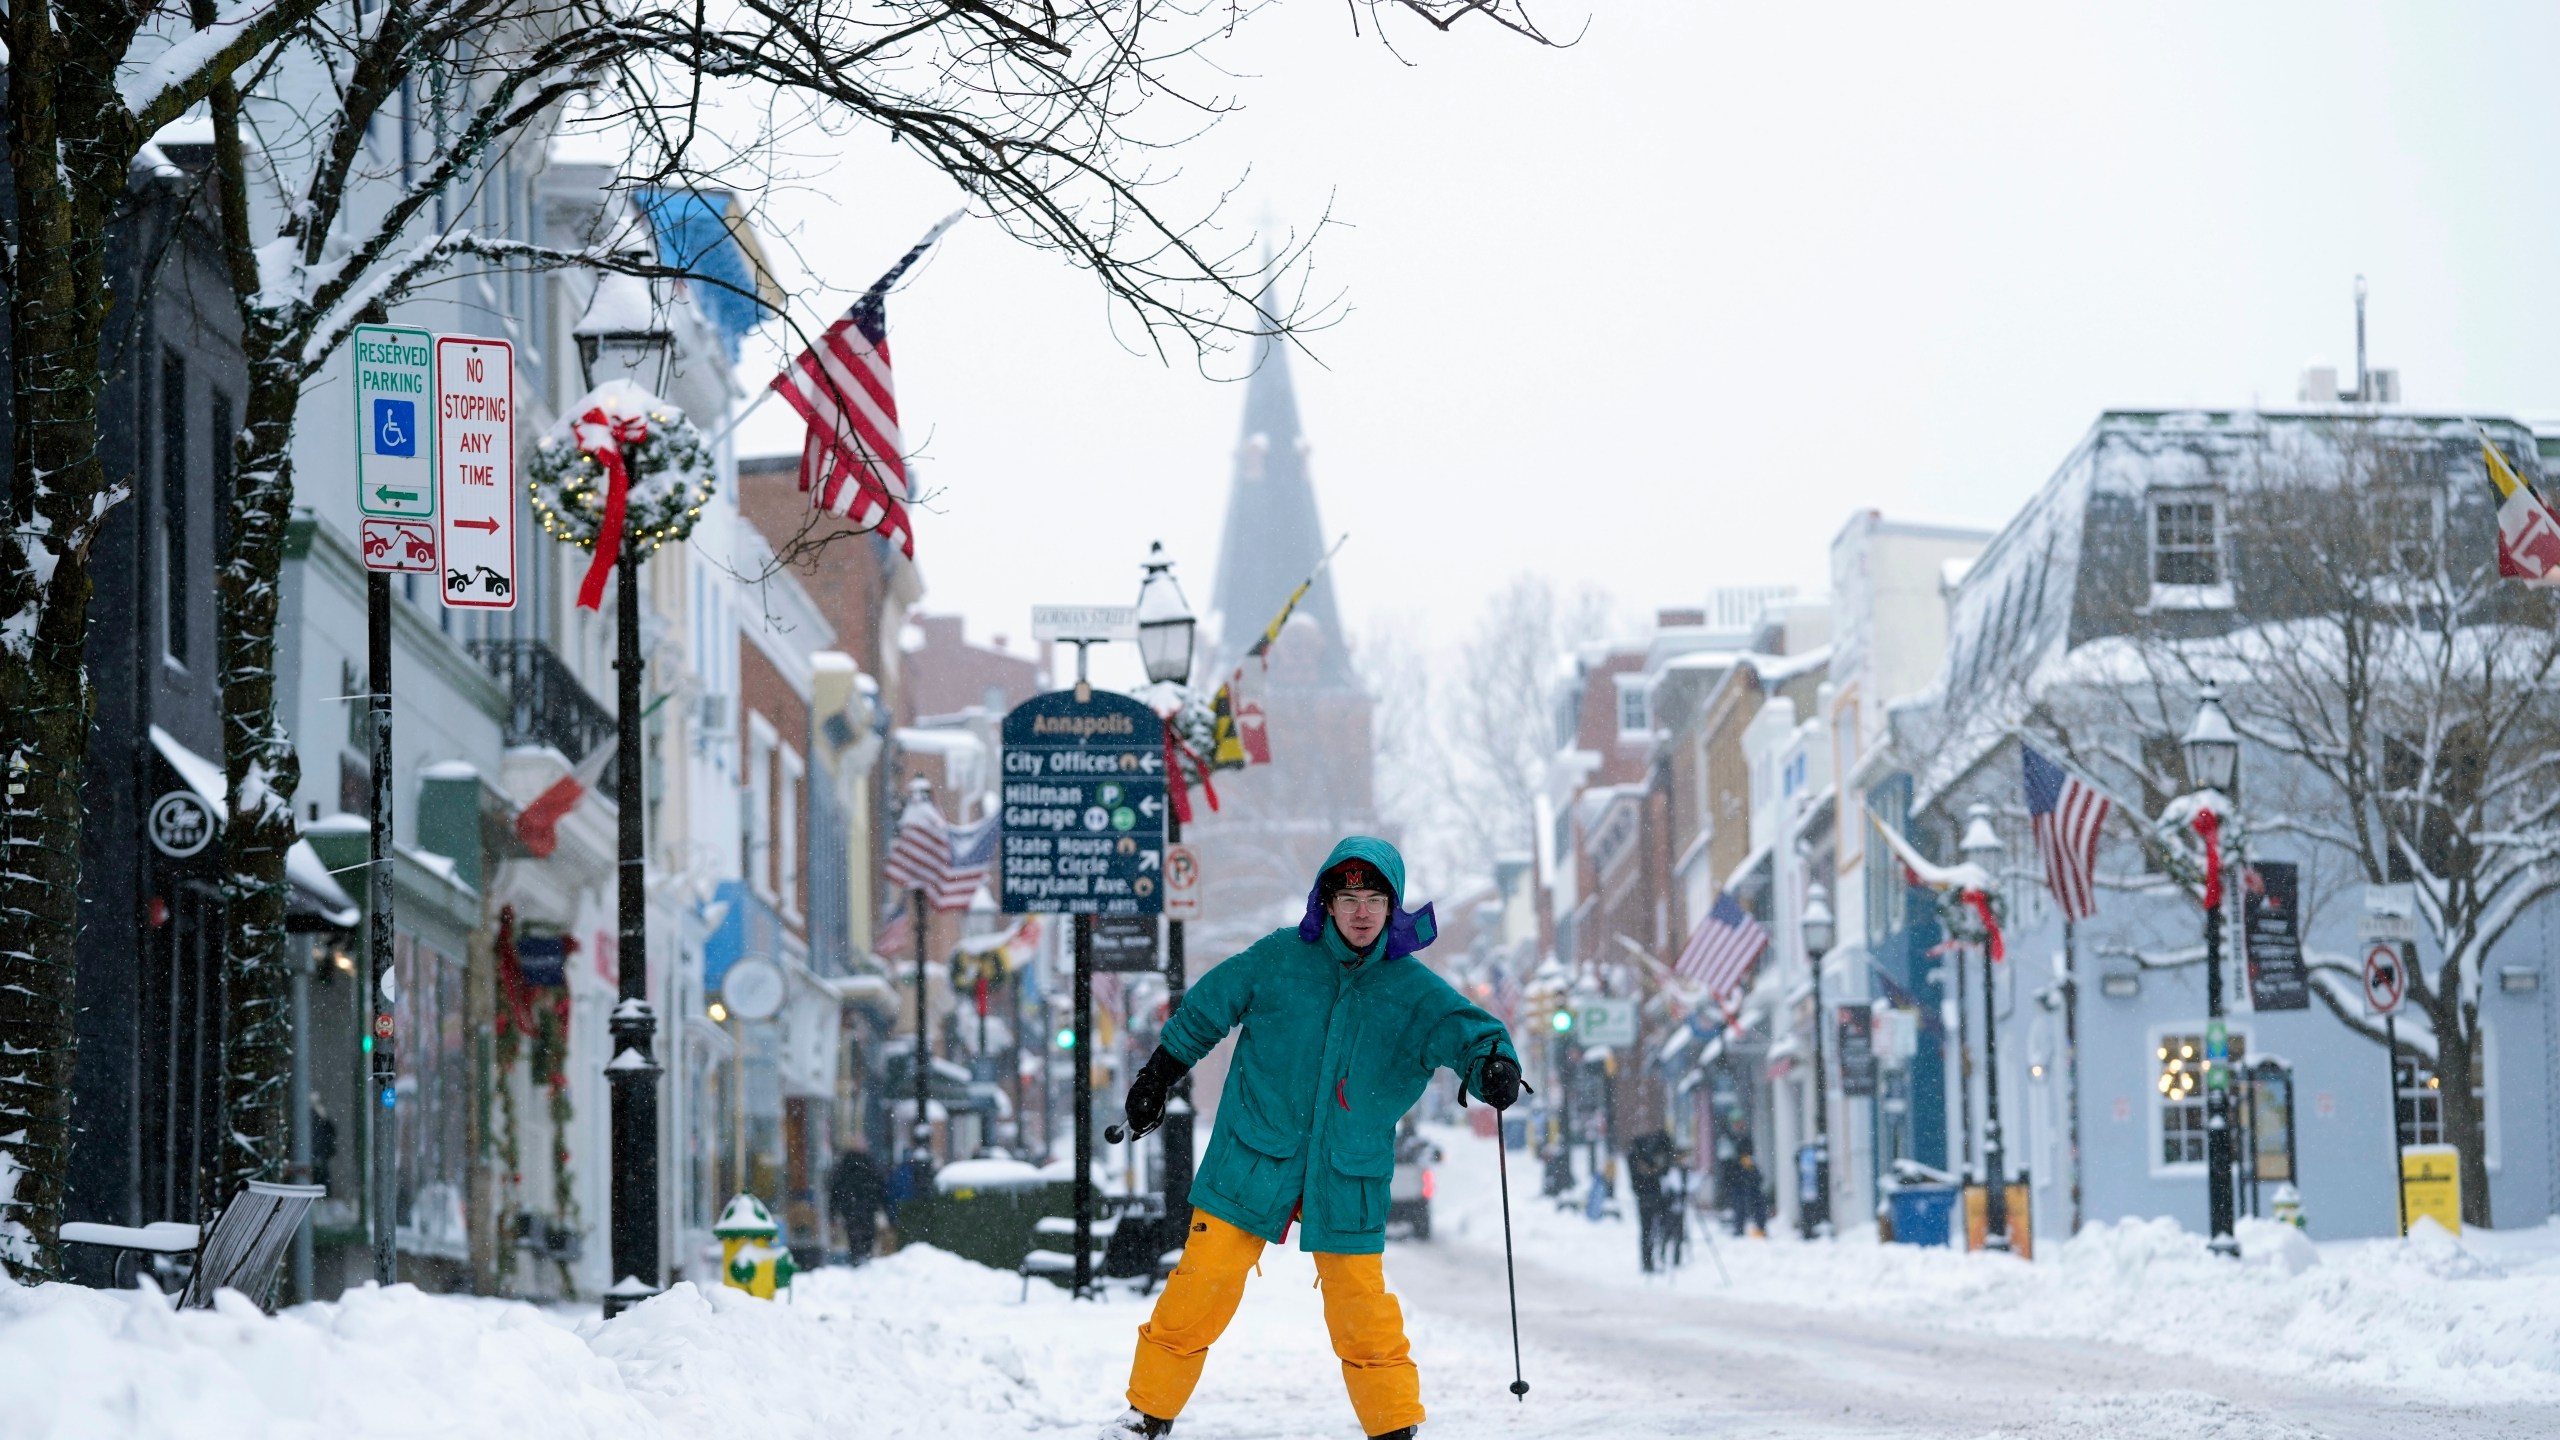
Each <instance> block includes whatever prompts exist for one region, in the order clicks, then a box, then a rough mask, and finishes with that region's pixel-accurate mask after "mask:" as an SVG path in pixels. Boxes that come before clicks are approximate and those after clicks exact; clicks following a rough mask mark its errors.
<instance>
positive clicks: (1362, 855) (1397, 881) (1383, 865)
mask: <svg viewBox="0 0 2560 1440" xmlns="http://www.w3.org/2000/svg"><path fill="white" fill-rule="evenodd" d="M1345 860H1366V861H1368V862H1369V863H1370V864H1372V865H1375V866H1377V867H1378V873H1379V874H1380V875H1383V876H1385V877H1386V881H1387V884H1389V885H1391V886H1393V887H1394V889H1395V893H1394V895H1393V896H1392V897H1390V899H1389V901H1388V905H1387V929H1386V936H1385V939H1386V944H1387V948H1386V953H1385V954H1384V955H1383V956H1381V957H1380V958H1382V959H1387V960H1393V959H1395V958H1396V957H1397V956H1399V955H1410V954H1412V953H1413V952H1415V951H1416V950H1420V949H1423V948H1425V947H1427V946H1429V945H1430V944H1431V942H1432V941H1434V940H1437V939H1439V938H1440V922H1439V921H1438V920H1437V919H1436V918H1434V917H1433V915H1432V913H1431V907H1430V906H1428V905H1425V906H1423V907H1422V908H1421V909H1419V910H1407V909H1405V908H1404V856H1402V855H1400V854H1398V853H1396V847H1394V846H1393V845H1390V844H1388V843H1387V842H1386V841H1384V840H1381V839H1379V838H1377V837H1376V836H1374V835H1353V836H1350V837H1348V838H1346V839H1344V840H1343V842H1342V843H1341V844H1339V845H1336V846H1334V847H1333V853H1332V854H1330V855H1327V856H1326V857H1324V863H1323V864H1322V865H1319V866H1317V867H1316V878H1315V881H1314V883H1313V884H1311V885H1309V886H1308V887H1307V914H1306V918H1305V919H1303V920H1300V921H1299V922H1298V938H1299V939H1301V940H1304V941H1306V942H1307V943H1308V944H1310V945H1313V944H1315V943H1316V942H1318V941H1320V940H1322V939H1323V938H1324V925H1325V913H1324V872H1326V871H1327V870H1330V869H1332V868H1333V867H1334V866H1336V865H1339V864H1341V863H1342V862H1343V861H1345Z"/></svg>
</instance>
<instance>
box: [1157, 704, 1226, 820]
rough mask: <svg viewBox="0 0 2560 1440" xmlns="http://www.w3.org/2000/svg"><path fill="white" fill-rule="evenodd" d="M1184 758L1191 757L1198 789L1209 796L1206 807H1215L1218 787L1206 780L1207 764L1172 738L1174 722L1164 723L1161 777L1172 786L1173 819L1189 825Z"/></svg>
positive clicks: (1196, 753)
mask: <svg viewBox="0 0 2560 1440" xmlns="http://www.w3.org/2000/svg"><path fill="white" fill-rule="evenodd" d="M1185 759H1188V760H1190V762H1191V768H1192V769H1193V770H1194V771H1196V772H1198V774H1199V776H1200V788H1201V790H1202V791H1204V792H1206V793H1207V795H1208V797H1209V808H1210V809H1212V810H1215V809H1217V808H1218V787H1217V786H1215V785H1212V784H1210V783H1209V766H1208V764H1207V763H1206V762H1204V761H1203V760H1201V758H1200V755H1199V752H1197V751H1195V750H1193V749H1192V748H1191V747H1190V746H1188V745H1185V744H1183V743H1182V742H1181V741H1180V740H1178V739H1176V738H1174V733H1173V725H1172V723H1171V722H1167V723H1166V725H1165V727H1164V778H1165V780H1166V782H1167V783H1168V784H1170V785H1171V787H1172V795H1171V797H1170V798H1171V799H1172V801H1173V818H1174V819H1176V820H1179V821H1181V822H1182V823H1183V824H1185V825H1188V824H1190V823H1191V781H1190V780H1189V779H1187V778H1185V777H1184V775H1183V773H1182V762H1183V761H1184V760H1185Z"/></svg>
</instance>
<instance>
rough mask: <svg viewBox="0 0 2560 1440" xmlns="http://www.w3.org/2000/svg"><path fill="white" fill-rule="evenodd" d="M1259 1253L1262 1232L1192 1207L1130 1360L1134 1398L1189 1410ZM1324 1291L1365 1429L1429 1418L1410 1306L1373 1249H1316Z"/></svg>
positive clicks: (1159, 1411)
mask: <svg viewBox="0 0 2560 1440" xmlns="http://www.w3.org/2000/svg"><path fill="white" fill-rule="evenodd" d="M1261 1258H1262V1237H1260V1236H1258V1235H1254V1234H1251V1233H1249V1232H1247V1231H1243V1230H1239V1229H1237V1228H1236V1227H1235V1226H1233V1225H1230V1224H1228V1223H1227V1222H1226V1221H1224V1220H1221V1219H1219V1218H1218V1217H1217V1216H1215V1215H1212V1214H1210V1213H1209V1212H1208V1211H1206V1210H1194V1211H1192V1212H1191V1235H1190V1243H1189V1244H1188V1245H1185V1246H1184V1247H1183V1250H1182V1263H1181V1264H1180V1265H1179V1266H1177V1267H1175V1269H1174V1272H1173V1278H1172V1279H1171V1280H1169V1281H1167V1282H1165V1287H1164V1293H1163V1294H1161V1295H1159V1296H1157V1297H1156V1308H1155V1313H1154V1314H1153V1315H1152V1316H1150V1317H1148V1319H1147V1323H1146V1324H1144V1325H1141V1326H1139V1327H1138V1355H1137V1359H1136V1360H1135V1361H1134V1362H1132V1363H1131V1364H1130V1366H1129V1403H1130V1404H1131V1405H1134V1406H1136V1407H1137V1408H1138V1409H1139V1410H1141V1411H1144V1412H1145V1413H1147V1414H1149V1415H1153V1416H1155V1417H1157V1418H1158V1419H1161V1420H1170V1419H1172V1418H1174V1417H1175V1416H1177V1415H1179V1414H1181V1413H1182V1407H1183V1405H1184V1404H1185V1403H1187V1402H1188V1401H1189V1400H1190V1399H1191V1389H1192V1387H1193V1386H1195V1385H1197V1384H1199V1383H1200V1367H1201V1365H1202V1364H1203V1363H1205V1362H1206V1361H1207V1360H1208V1358H1209V1347H1210V1346H1211V1345H1214V1344H1216V1343H1217V1341H1218V1337H1219V1336H1220V1335H1222V1334H1224V1333H1225V1332H1226V1328H1227V1322H1228V1321H1230V1320H1232V1319H1234V1318H1235V1314H1236V1305H1237V1304H1238V1303H1239V1302H1241V1301H1242V1300H1243V1299H1244V1281H1245V1276H1246V1274H1248V1273H1249V1272H1250V1271H1251V1270H1252V1269H1253V1267H1254V1264H1255V1262H1257V1261H1259V1260H1260V1259H1261ZM1316 1284H1317V1286H1318V1287H1319V1288H1321V1289H1322V1290H1323V1291H1324V1324H1325V1329H1327V1330H1328V1331H1330V1332H1332V1335H1333V1353H1334V1354H1335V1355H1337V1356H1339V1357H1341V1360H1342V1384H1343V1388H1344V1389H1346V1390H1349V1391H1350V1392H1351V1408H1352V1410H1353V1411H1354V1412H1355V1413H1357V1414H1358V1415H1359V1417H1360V1429H1361V1432H1362V1433H1364V1434H1368V1435H1384V1434H1386V1433H1387V1432H1389V1431H1391V1430H1401V1429H1403V1428H1404V1427H1405V1426H1407V1425H1419V1424H1421V1423H1422V1374H1421V1372H1420V1371H1418V1370H1416V1369H1414V1367H1413V1356H1412V1353H1411V1351H1410V1348H1409V1347H1408V1346H1407V1345H1406V1343H1405V1338H1404V1310H1403V1308H1402V1307H1401V1306H1399V1305H1397V1304H1396V1297H1394V1296H1393V1295H1390V1294H1388V1293H1387V1277H1386V1272H1385V1270H1384V1269H1383V1268H1382V1267H1381V1265H1380V1257H1378V1256H1375V1255H1324V1254H1319V1255H1317V1256H1316Z"/></svg>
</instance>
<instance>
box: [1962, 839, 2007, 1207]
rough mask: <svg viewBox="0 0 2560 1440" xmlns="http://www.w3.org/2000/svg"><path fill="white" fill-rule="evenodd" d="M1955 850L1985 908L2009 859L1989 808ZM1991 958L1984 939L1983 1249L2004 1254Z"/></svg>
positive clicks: (1996, 1002) (1996, 1006) (2003, 1157)
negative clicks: (1975, 875) (1978, 875)
mask: <svg viewBox="0 0 2560 1440" xmlns="http://www.w3.org/2000/svg"><path fill="white" fill-rule="evenodd" d="M1958 848H1959V849H1960V850H1961V851H1962V852H1963V853H1964V858H1965V861H1966V863H1968V864H1971V865H1973V866H1976V867H1977V868H1979V869H1980V870H1981V871H1982V872H1983V876H1984V880H1985V884H1984V889H1983V895H1984V901H1983V903H1984V904H1986V905H1988V904H1990V903H1992V899H1993V897H1995V896H1997V895H1998V894H1999V892H2000V866H2001V862H2002V861H2004V860H2006V859H2007V858H2008V854H2009V847H2008V845H2007V844H2006V843H2004V842H2003V841H2002V840H2001V839H2000V828H1999V827H1998V826H1996V825H1994V824H1992V823H1991V807H1990V806H1988V805H1985V804H1983V803H1982V802H1980V801H1978V800H1977V801H1975V802H1974V803H1973V805H1972V806H1971V807H1970V808H1968V809H1967V810H1966V811H1965V818H1964V839H1963V840H1962V841H1961V842H1959V844H1958ZM1993 966H1994V961H1993V960H1992V957H1991V945H1990V941H1989V938H1988V937H1985V939H1984V942H1983V946H1982V1170H1983V1181H1984V1187H1985V1188H1984V1191H1983V1196H1982V1216H1983V1226H1982V1248H1983V1249H1985V1250H1996V1251H2000V1252H2003V1253H2006V1252H2007V1251H2008V1250H2009V1248H2010V1246H2009V1165H2008V1152H2007V1148H2006V1147H2005V1146H2004V1145H2003V1143H2002V1142H2001V1138H2000V995H1999V991H1998V990H1996V989H1995V988H1994V982H1995V980H1996V979H1997V975H1996V972H1995V970H1994V968H1993Z"/></svg>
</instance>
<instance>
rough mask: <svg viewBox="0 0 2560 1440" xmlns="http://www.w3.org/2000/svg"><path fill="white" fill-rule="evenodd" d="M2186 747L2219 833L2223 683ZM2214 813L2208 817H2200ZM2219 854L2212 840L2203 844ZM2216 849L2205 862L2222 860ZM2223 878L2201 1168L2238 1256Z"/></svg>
mask: <svg viewBox="0 0 2560 1440" xmlns="http://www.w3.org/2000/svg"><path fill="white" fill-rule="evenodd" d="M2178 746H2179V748H2180V749H2181V750H2183V751H2185V752H2186V760H2187V779H2188V780H2189V781H2190V782H2191V783H2193V784H2194V785H2195V787H2196V796H2195V800H2196V804H2195V809H2196V811H2197V815H2198V823H2197V831H2198V833H2200V834H2203V833H2208V832H2212V833H2214V834H2217V835H2218V833H2219V829H2220V826H2221V824H2222V822H2223V821H2225V820H2226V819H2228V818H2229V816H2230V812H2231V800H2230V798H2229V797H2230V793H2231V787H2232V783H2233V782H2234V781H2235V780H2237V779H2238V778H2239V774H2240V732H2239V731H2237V730H2235V729H2233V728H2232V725H2231V717H2230V716H2229V715H2227V714H2225V713H2223V709H2222V687H2220V686H2218V685H2216V684H2214V683H2213V682H2212V681H2210V680H2208V681H2206V682H2205V683H2204V688H2203V692H2202V693H2201V694H2200V695H2199V696H2198V697H2197V700H2196V718H2195V720H2194V722H2193V723H2191V724H2190V725H2188V726H2187V733H2186V735H2185V736H2184V737H2183V738H2181V739H2180V740H2179V742H2178ZM2208 814H2209V815H2211V816H2212V817H2213V818H2212V819H2211V820H2210V821H2206V820H2204V819H2203V817H2204V816H2205V815H2208ZM2208 850H2209V851H2214V852H2219V851H2220V850H2221V846H2220V845H2219V844H2218V843H2217V844H2215V845H2212V846H2209V847H2208ZM2220 858H2221V857H2220V855H2219V854H2214V855H2212V856H2210V857H2209V859H2208V863H2216V862H2218V861H2219V860H2220ZM2221 882H2222V877H2221V876H2220V875H2207V876H2206V877H2205V884H2204V891H2205V899H2206V902H2207V903H2206V904H2205V907H2204V1004H2205V1037H2204V1062H2205V1074H2204V1146H2205V1149H2204V1166H2205V1205H2206V1218H2207V1223H2208V1224H2209V1225H2210V1227H2211V1230H2212V1239H2211V1240H2210V1241H2208V1242H2207V1243H2208V1244H2209V1245H2210V1246H2211V1247H2212V1249H2213V1252H2214V1253H2215V1254H2217V1255H2225V1256H2230V1257H2233V1258H2235V1259H2236V1258H2237V1257H2238V1256H2239V1254H2240V1241H2239V1239H2238V1238H2237V1237H2236V1236H2234V1235H2233V1234H2232V1228H2233V1222H2234V1219H2235V1218H2236V1217H2235V1215H2234V1212H2235V1211H2236V1210H2237V1208H2238V1206H2237V1203H2236V1202H2237V1197H2236V1196H2235V1195H2234V1194H2233V1187H2232V1174H2231V1172H2232V1164H2233V1160H2234V1159H2235V1157H2234V1155H2233V1154H2232V1144H2231V1140H2232V1135H2231V1041H2230V1036H2229V1032H2228V1030H2227V1028H2226V1027H2225V1025H2224V1023H2223V1016H2222V906H2221V905H2220V904H2219V903H2218V902H2219V901H2220V899H2221V896H2222V883H2221Z"/></svg>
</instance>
